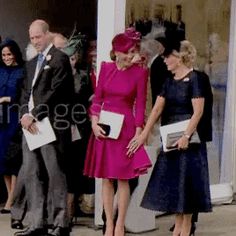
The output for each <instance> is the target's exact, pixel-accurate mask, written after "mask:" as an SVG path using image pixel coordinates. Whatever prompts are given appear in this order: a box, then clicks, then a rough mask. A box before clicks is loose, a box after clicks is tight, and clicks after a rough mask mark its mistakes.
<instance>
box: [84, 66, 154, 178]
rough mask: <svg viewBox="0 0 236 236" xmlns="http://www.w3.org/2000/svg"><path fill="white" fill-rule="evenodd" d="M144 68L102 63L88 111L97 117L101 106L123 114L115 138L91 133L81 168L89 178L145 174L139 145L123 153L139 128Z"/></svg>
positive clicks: (146, 165) (142, 112)
mask: <svg viewBox="0 0 236 236" xmlns="http://www.w3.org/2000/svg"><path fill="white" fill-rule="evenodd" d="M147 79H148V70H147V69H144V68H142V67H140V66H138V65H133V66H131V67H130V68H128V69H126V70H123V71H122V70H119V69H118V68H117V66H116V64H115V63H114V62H103V63H102V66H101V71H100V74H99V82H98V86H97V88H96V92H95V96H94V99H93V102H92V106H91V109H90V110H91V114H92V115H97V116H99V113H100V111H101V108H102V109H103V110H106V111H113V112H116V113H120V114H124V115H125V118H124V122H123V126H122V129H121V133H120V135H119V138H118V139H110V138H106V139H95V137H94V135H93V134H92V136H91V138H90V141H89V145H88V150H87V155H86V160H85V167H84V174H85V175H87V176H90V177H97V178H108V179H132V178H135V177H137V176H139V175H141V174H145V173H147V169H148V168H149V167H151V162H150V159H149V157H148V155H147V153H146V151H145V149H144V147H143V146H142V147H140V148H139V149H138V151H137V152H136V153H135V154H134V155H133V156H132V157H128V156H127V155H126V152H127V150H128V149H127V145H128V143H129V142H130V140H131V139H132V138H133V137H134V135H135V131H136V127H143V125H144V115H145V105H146V95H147Z"/></svg>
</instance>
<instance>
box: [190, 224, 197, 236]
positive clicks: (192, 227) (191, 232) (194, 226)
mask: <svg viewBox="0 0 236 236" xmlns="http://www.w3.org/2000/svg"><path fill="white" fill-rule="evenodd" d="M195 230H196V224H195V223H192V225H191V229H190V233H189V236H192V235H193V236H194V235H195Z"/></svg>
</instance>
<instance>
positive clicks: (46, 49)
mask: <svg viewBox="0 0 236 236" xmlns="http://www.w3.org/2000/svg"><path fill="white" fill-rule="evenodd" d="M52 46H53V44H52V43H50V44H49V45H48V46H47V47H46V48H45V49H44V51H43V52H41V53H42V54H43V57H44V58H45V57H46V56H47V54H48V52H49V50H50V49H51V47H52Z"/></svg>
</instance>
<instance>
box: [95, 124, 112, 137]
mask: <svg viewBox="0 0 236 236" xmlns="http://www.w3.org/2000/svg"><path fill="white" fill-rule="evenodd" d="M97 125H99V126H100V127H101V128H102V129H103V130H104V131H105V136H108V135H109V134H110V131H111V126H110V125H106V124H102V123H97Z"/></svg>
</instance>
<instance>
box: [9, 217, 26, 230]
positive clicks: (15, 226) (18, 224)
mask: <svg viewBox="0 0 236 236" xmlns="http://www.w3.org/2000/svg"><path fill="white" fill-rule="evenodd" d="M11 228H12V229H23V228H24V225H23V224H22V222H21V221H20V220H15V219H11Z"/></svg>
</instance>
